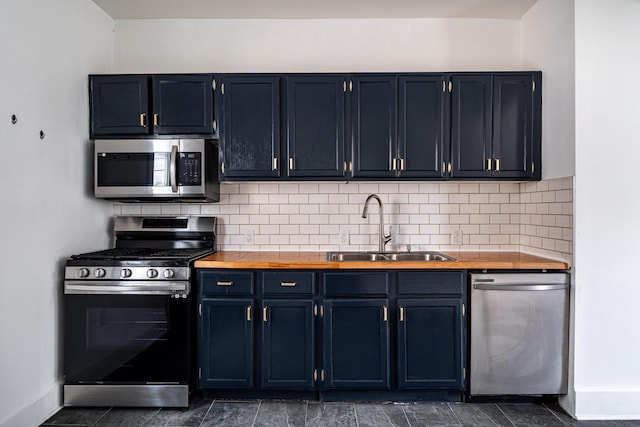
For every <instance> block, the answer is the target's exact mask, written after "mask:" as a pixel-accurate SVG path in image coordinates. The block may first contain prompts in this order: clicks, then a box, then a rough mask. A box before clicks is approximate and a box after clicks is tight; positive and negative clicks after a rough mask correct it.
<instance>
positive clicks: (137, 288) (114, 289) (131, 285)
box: [64, 280, 190, 295]
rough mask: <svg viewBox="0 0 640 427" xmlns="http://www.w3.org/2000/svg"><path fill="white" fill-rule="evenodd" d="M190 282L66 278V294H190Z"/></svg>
mask: <svg viewBox="0 0 640 427" xmlns="http://www.w3.org/2000/svg"><path fill="white" fill-rule="evenodd" d="M189 291H190V284H189V282H188V281H176V282H169V281H167V282H162V283H148V282H133V281H132V282H118V281H108V280H105V281H100V282H89V281H78V280H73V281H71V280H65V282H64V293H65V294H95V295H174V294H177V295H188V294H189Z"/></svg>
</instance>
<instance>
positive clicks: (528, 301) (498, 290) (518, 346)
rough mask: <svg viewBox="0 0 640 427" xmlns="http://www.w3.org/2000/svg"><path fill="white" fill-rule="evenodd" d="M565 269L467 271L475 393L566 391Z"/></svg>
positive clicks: (567, 340)
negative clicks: (518, 271)
mask: <svg viewBox="0 0 640 427" xmlns="http://www.w3.org/2000/svg"><path fill="white" fill-rule="evenodd" d="M569 283H570V276H569V275H568V274H566V273H517V274H505V273H496V274H472V275H471V313H470V315H471V348H470V357H471V377H470V384H469V385H470V394H471V395H472V396H473V395H540V394H563V393H566V392H567V353H568V346H569V286H570V285H569Z"/></svg>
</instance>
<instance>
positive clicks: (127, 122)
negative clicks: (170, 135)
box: [89, 75, 152, 139]
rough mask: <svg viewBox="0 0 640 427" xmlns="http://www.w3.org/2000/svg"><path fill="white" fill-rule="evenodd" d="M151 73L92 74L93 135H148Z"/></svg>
mask: <svg viewBox="0 0 640 427" xmlns="http://www.w3.org/2000/svg"><path fill="white" fill-rule="evenodd" d="M148 80H149V78H148V77H147V76H138V75H135V76H132V75H115V76H111V75H104V76H89V102H90V105H91V119H90V121H91V123H90V125H91V126H90V131H91V138H92V139H93V138H94V135H95V136H105V135H148V134H150V133H151V130H152V129H151V128H150V127H149V123H150V122H149V116H150V114H149V111H150V109H149V93H148V86H149V83H148Z"/></svg>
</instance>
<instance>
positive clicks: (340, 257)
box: [327, 252, 389, 261]
mask: <svg viewBox="0 0 640 427" xmlns="http://www.w3.org/2000/svg"><path fill="white" fill-rule="evenodd" d="M327 260H328V261H389V258H387V256H386V255H384V254H379V253H370V252H328V253H327Z"/></svg>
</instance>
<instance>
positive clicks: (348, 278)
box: [322, 272, 389, 296]
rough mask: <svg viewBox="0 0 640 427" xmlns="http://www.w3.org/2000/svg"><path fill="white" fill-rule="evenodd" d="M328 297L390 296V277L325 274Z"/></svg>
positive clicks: (367, 273) (382, 274) (371, 274)
mask: <svg viewBox="0 0 640 427" xmlns="http://www.w3.org/2000/svg"><path fill="white" fill-rule="evenodd" d="M322 282H323V285H324V288H323V292H324V295H326V296H349V295H388V294H389V275H388V274H387V273H384V272H364V273H363V272H349V273H323V275H322Z"/></svg>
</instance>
